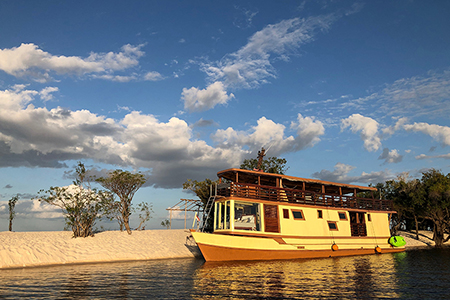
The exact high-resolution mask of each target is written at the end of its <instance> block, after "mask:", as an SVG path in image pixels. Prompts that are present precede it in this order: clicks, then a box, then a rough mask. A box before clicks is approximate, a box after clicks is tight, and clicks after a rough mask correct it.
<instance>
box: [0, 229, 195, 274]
mask: <svg viewBox="0 0 450 300" xmlns="http://www.w3.org/2000/svg"><path fill="white" fill-rule="evenodd" d="M188 236H190V233H189V230H183V229H180V230H144V231H133V233H132V234H131V235H129V234H127V233H126V232H120V231H105V232H101V233H97V234H96V235H95V236H94V237H88V238H76V239H74V238H72V232H68V231H45V232H8V231H6V232H0V269H1V268H21V267H33V266H44V265H58V264H74V263H93V262H112V261H131V260H149V259H163V258H188V257H191V258H192V257H196V256H201V254H200V252H199V250H198V248H197V246H196V244H195V242H194V241H193V240H190V239H189V240H187V237H188Z"/></svg>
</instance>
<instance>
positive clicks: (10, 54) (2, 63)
mask: <svg viewBox="0 0 450 300" xmlns="http://www.w3.org/2000/svg"><path fill="white" fill-rule="evenodd" d="M142 47H143V45H138V46H132V45H129V44H128V45H124V46H122V48H121V51H120V52H118V53H114V52H108V53H94V52H92V53H90V55H89V56H88V57H85V58H82V57H79V56H64V55H60V56H57V55H52V54H50V53H48V52H45V51H43V50H41V49H39V47H38V46H37V45H35V44H32V43H30V44H21V45H20V46H19V47H13V48H11V49H0V70H3V71H5V72H6V73H8V74H10V75H12V76H15V77H24V76H27V77H30V78H33V79H34V80H37V81H40V82H46V81H49V80H51V73H56V74H58V75H66V74H68V75H78V76H81V75H85V74H101V73H107V74H106V75H108V74H109V75H110V73H112V72H114V71H121V70H125V69H128V68H130V67H134V66H137V65H138V63H139V58H140V57H141V56H143V55H144V52H143V51H141V48H142Z"/></svg>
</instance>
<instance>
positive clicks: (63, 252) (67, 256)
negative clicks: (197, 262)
mask: <svg viewBox="0 0 450 300" xmlns="http://www.w3.org/2000/svg"><path fill="white" fill-rule="evenodd" d="M400 235H402V236H403V237H404V238H405V240H406V242H407V244H406V247H407V250H412V249H417V248H427V247H428V248H429V247H432V246H434V242H433V240H432V237H433V233H432V232H429V231H420V235H419V237H420V238H419V240H416V239H415V234H414V233H411V232H401V233H400ZM189 236H190V232H189V230H184V229H179V230H144V231H133V233H132V234H131V235H128V234H127V233H126V232H120V231H105V232H100V233H97V234H96V235H95V237H88V238H76V239H74V238H72V232H69V231H45V232H8V231H5V232H0V269H2V268H3V269H4V268H22V267H36V266H45V265H59V264H75V263H94V262H95V263H97V262H114V261H134V260H150V259H166V258H193V257H201V254H200V252H199V250H198V248H197V246H196V244H195V242H194V241H193V240H191V239H188V237H189ZM447 244H450V242H447Z"/></svg>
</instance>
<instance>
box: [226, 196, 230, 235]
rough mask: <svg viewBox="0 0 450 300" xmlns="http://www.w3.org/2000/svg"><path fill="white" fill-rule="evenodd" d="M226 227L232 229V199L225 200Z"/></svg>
mask: <svg viewBox="0 0 450 300" xmlns="http://www.w3.org/2000/svg"><path fill="white" fill-rule="evenodd" d="M225 207H226V212H225V229H230V211H231V210H230V201H227V202H225Z"/></svg>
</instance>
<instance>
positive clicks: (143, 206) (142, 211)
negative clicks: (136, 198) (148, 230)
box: [133, 202, 153, 230]
mask: <svg viewBox="0 0 450 300" xmlns="http://www.w3.org/2000/svg"><path fill="white" fill-rule="evenodd" d="M152 206H153V205H152V204H151V203H146V202H141V203H139V204H138V205H137V207H136V208H134V209H133V210H134V212H137V213H138V214H139V221H140V223H139V226H138V227H137V228H136V230H144V229H145V226H142V225H144V224H145V222H147V221H149V220H150V219H151V218H152V216H151V214H152V213H153V208H152ZM141 227H142V228H141Z"/></svg>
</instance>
